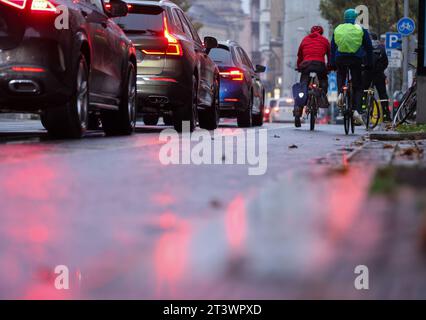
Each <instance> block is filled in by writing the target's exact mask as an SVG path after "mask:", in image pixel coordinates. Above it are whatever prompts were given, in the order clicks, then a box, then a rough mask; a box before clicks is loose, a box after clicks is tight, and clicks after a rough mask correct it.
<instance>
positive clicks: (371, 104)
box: [366, 97, 382, 131]
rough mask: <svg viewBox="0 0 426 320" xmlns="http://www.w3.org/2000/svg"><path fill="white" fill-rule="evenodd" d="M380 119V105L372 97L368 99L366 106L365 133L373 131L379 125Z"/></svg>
mask: <svg viewBox="0 0 426 320" xmlns="http://www.w3.org/2000/svg"><path fill="white" fill-rule="evenodd" d="M381 118H382V110H381V108H380V104H379V103H378V102H377V100H376V99H375V98H374V97H369V101H368V104H367V119H366V127H367V131H369V130H373V129H375V128H376V127H377V126H378V124H379V123H380V119H381Z"/></svg>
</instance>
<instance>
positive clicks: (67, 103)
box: [0, 0, 136, 138]
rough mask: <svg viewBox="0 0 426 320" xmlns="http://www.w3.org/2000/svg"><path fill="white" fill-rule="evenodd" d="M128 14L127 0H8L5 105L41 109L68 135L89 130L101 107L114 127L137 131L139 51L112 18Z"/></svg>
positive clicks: (2, 2)
mask: <svg viewBox="0 0 426 320" xmlns="http://www.w3.org/2000/svg"><path fill="white" fill-rule="evenodd" d="M58 6H66V7H67V8H68V13H69V19H67V21H68V22H69V25H63V24H62V25H61V23H58V19H57V18H58V15H59V14H60V12H61V11H59V13H57V12H56V11H57V8H58ZM126 14H127V4H126V3H124V2H122V1H120V0H112V1H111V2H110V3H108V5H107V6H106V5H104V3H103V1H102V0H91V1H72V0H54V1H51V0H0V74H1V77H0V112H31V113H40V114H41V118H42V122H43V125H44V126H45V127H46V128H47V130H48V132H49V133H50V134H51V135H53V136H57V137H66V138H80V137H82V136H83V135H84V133H85V131H86V130H87V128H88V126H89V122H90V118H91V117H92V116H93V117H96V116H95V115H94V114H95V113H96V112H100V115H101V118H102V127H103V129H104V131H105V132H106V133H107V134H110V135H115V134H131V133H132V132H133V131H134V127H135V123H136V112H135V111H136V99H135V96H136V52H135V48H134V47H133V45H132V43H131V42H130V40H129V39H127V37H126V35H125V34H124V32H123V31H122V30H121V29H120V28H119V27H118V26H117V25H116V23H115V22H114V21H113V20H112V19H111V18H113V17H119V16H125V15H126ZM59 20H61V19H59ZM64 21H65V20H64ZM63 23H65V22H63Z"/></svg>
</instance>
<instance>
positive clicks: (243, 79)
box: [209, 41, 266, 127]
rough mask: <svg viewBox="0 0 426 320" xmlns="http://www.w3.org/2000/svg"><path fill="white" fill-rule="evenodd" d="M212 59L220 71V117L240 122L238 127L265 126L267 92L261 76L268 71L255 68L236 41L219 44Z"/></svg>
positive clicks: (213, 50) (260, 67)
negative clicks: (235, 119)
mask: <svg viewBox="0 0 426 320" xmlns="http://www.w3.org/2000/svg"><path fill="white" fill-rule="evenodd" d="M209 56H210V57H211V58H212V59H213V61H214V62H215V63H216V64H217V65H218V66H219V70H220V76H221V78H220V114H221V117H225V118H237V122H238V126H239V127H251V126H262V125H263V120H264V119H263V115H264V108H265V89H264V87H263V85H262V82H261V81H260V77H259V74H260V73H263V72H265V71H266V67H264V66H260V65H257V66H256V67H253V64H252V62H251V60H250V58H249V57H248V55H247V53H246V52H245V51H244V49H243V48H242V47H241V46H240V45H239V44H238V43H236V42H234V41H226V42H220V43H219V46H218V47H217V48H213V49H212V50H210V53H209Z"/></svg>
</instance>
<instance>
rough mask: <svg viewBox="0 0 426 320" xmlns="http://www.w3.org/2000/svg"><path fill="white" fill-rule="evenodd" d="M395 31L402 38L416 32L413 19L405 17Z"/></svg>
mask: <svg viewBox="0 0 426 320" xmlns="http://www.w3.org/2000/svg"><path fill="white" fill-rule="evenodd" d="M397 29H398V32H399V33H400V34H402V35H403V36H409V35H410V34H413V33H414V31H415V30H416V23H415V22H414V20H413V19H411V18H407V17H405V18H402V19H401V20H399V22H398V26H397Z"/></svg>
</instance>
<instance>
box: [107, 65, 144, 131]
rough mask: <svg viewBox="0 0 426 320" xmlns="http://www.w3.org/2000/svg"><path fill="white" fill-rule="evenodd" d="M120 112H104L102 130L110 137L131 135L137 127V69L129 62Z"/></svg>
mask: <svg viewBox="0 0 426 320" xmlns="http://www.w3.org/2000/svg"><path fill="white" fill-rule="evenodd" d="M126 74H127V77H126V79H124V82H123V87H122V90H123V92H122V94H121V101H120V106H119V110H118V111H110V110H102V112H101V119H102V128H103V129H104V132H105V134H106V135H108V136H117V135H131V134H132V133H133V132H134V131H135V127H136V68H135V66H134V64H133V63H131V62H129V64H128V67H127V73H126Z"/></svg>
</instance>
